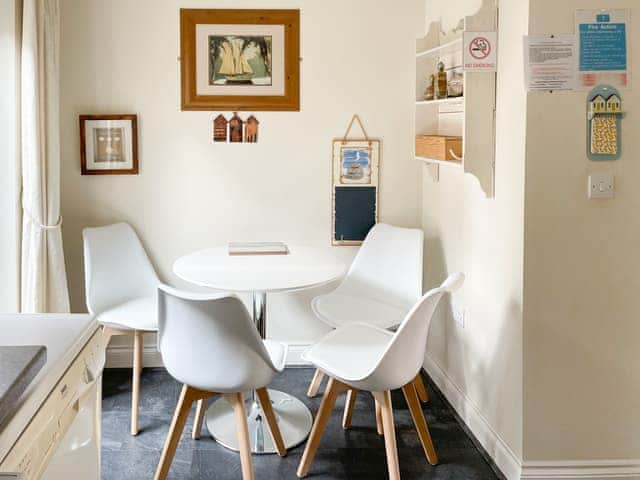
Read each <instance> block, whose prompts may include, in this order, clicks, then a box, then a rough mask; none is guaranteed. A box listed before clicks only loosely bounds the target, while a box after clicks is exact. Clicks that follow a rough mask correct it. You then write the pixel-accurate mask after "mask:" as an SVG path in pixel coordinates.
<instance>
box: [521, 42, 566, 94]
mask: <svg viewBox="0 0 640 480" xmlns="http://www.w3.org/2000/svg"><path fill="white" fill-rule="evenodd" d="M524 62H525V63H524V64H525V81H526V84H527V89H528V90H529V91H537V90H574V89H575V88H576V81H577V78H576V77H577V66H578V60H577V46H576V37H575V35H529V36H525V37H524Z"/></svg>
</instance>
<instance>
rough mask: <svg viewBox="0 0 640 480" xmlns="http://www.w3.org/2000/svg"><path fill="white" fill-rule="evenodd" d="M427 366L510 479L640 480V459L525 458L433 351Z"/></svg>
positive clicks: (435, 380) (442, 390)
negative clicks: (559, 459)
mask: <svg viewBox="0 0 640 480" xmlns="http://www.w3.org/2000/svg"><path fill="white" fill-rule="evenodd" d="M424 368H425V370H426V371H427V373H428V374H429V376H430V377H431V379H432V380H433V381H434V383H435V384H436V385H437V386H438V388H439V389H440V391H441V392H442V393H443V395H444V396H445V397H446V398H447V400H448V401H449V403H450V404H451V405H452V406H453V408H454V409H455V410H456V412H457V413H458V415H459V416H460V418H462V420H463V421H464V423H465V424H466V425H467V427H468V428H469V430H471V432H472V433H473V435H474V436H475V437H476V439H478V441H479V442H480V444H481V445H482V446H483V448H484V449H485V450H486V451H487V452H488V454H489V455H490V456H491V458H492V459H493V461H494V462H495V464H496V465H497V466H498V468H499V469H500V471H502V473H503V474H504V476H505V477H506V478H507V479H508V480H559V479H562V480H586V479H590V480H605V479H606V480H623V479H624V480H631V479H633V480H640V459H638V460H568V461H527V462H524V463H523V462H522V461H521V460H520V459H519V458H518V457H517V456H516V454H515V453H514V452H513V451H512V450H511V449H510V448H509V446H508V445H507V444H506V443H505V442H504V441H503V440H502V438H500V436H499V435H498V434H497V433H496V432H495V430H493V428H492V427H491V425H489V422H488V421H487V419H486V418H485V417H484V415H482V413H481V412H480V411H479V410H478V408H477V407H476V405H475V404H474V403H473V402H472V401H471V399H469V397H468V396H467V395H466V394H465V393H464V392H463V391H462V390H460V388H458V386H457V385H456V384H455V383H454V382H453V381H452V380H451V378H450V377H449V376H448V375H447V373H446V372H445V371H444V370H443V369H442V368H441V367H440V365H438V363H437V362H436V361H435V360H434V359H433V358H432V357H431V356H429V355H427V356H426V357H425V363H424Z"/></svg>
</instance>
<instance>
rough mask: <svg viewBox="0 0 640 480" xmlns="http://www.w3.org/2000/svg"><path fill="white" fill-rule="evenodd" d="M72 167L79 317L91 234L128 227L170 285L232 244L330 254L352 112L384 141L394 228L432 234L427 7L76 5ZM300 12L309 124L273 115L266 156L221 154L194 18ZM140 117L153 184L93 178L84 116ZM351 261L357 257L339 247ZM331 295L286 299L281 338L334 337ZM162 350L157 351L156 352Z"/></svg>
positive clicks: (68, 181)
mask: <svg viewBox="0 0 640 480" xmlns="http://www.w3.org/2000/svg"><path fill="white" fill-rule="evenodd" d="M61 4H62V57H61V64H62V65H61V70H62V79H61V84H62V99H61V122H62V156H63V182H64V183H63V186H62V191H63V211H64V227H63V228H64V241H65V248H66V261H67V269H68V275H69V281H70V289H71V297H72V304H73V310H74V311H82V310H84V309H85V306H84V300H83V279H82V275H83V273H82V271H83V270H82V257H81V255H82V245H81V229H82V227H84V226H89V225H100V224H105V223H109V222H115V221H119V220H125V221H128V222H130V223H131V224H132V225H133V226H134V227H135V228H136V229H137V231H138V232H139V233H140V235H141V237H142V239H143V242H144V244H145V246H146V247H147V249H148V251H149V253H150V255H151V258H152V260H153V262H154V264H155V265H156V267H157V268H158V270H159V273H160V275H161V277H162V278H163V279H165V280H166V281H168V282H170V283H172V284H176V285H179V286H182V287H185V286H186V285H185V284H184V283H182V282H180V281H178V280H177V279H176V278H175V276H174V275H173V274H172V272H171V265H172V263H173V261H174V260H175V259H176V258H178V257H179V256H181V255H184V254H186V253H188V252H191V251H194V250H197V249H200V248H204V247H207V246H212V245H218V244H224V243H226V242H227V241H229V240H233V239H275V240H277V239H283V240H286V241H288V242H291V243H298V244H309V245H314V246H318V247H325V246H327V247H328V245H329V244H330V230H331V226H330V219H331V217H330V196H329V195H330V169H331V153H330V152H331V141H332V139H333V138H334V137H338V136H341V135H342V134H343V133H344V130H345V128H346V126H347V123H348V122H349V120H350V118H351V115H352V114H353V113H358V114H359V115H360V116H361V118H362V120H363V121H364V124H365V127H366V128H367V132H368V133H369V134H370V135H372V136H375V137H379V138H381V139H382V145H383V151H382V159H381V191H380V199H381V200H380V205H381V208H380V219H381V220H382V221H385V222H390V223H394V224H398V225H403V226H417V225H419V223H420V214H419V212H420V200H419V198H420V167H419V165H417V164H416V163H415V162H414V161H413V160H412V158H411V156H412V132H411V131H410V128H409V123H408V122H407V119H408V118H410V117H411V115H412V108H413V97H412V94H413V93H412V92H413V84H414V68H415V67H414V61H413V48H414V40H415V37H416V36H417V34H418V32H419V30H420V29H421V28H422V15H421V12H422V7H423V5H422V3H421V1H419V0H416V1H413V0H412V1H406V2H394V1H391V0H386V1H376V2H369V1H366V0H357V1H355V0H353V1H349V2H343V1H340V0H327V1H323V2H318V1H314V0H297V1H285V0H279V1H278V0H273V1H267V0H260V1H253V2H248V1H243V2H238V1H232V0H225V1H216V2H213V3H212V2H211V1H204V0H193V1H189V2H185V1H181V0H174V1H170V0H165V1H162V2H157V1H153V0H140V1H136V2H130V1H125V0H113V1H110V2H103V1H98V0H85V1H83V2H77V1H74V0H62V2H61ZM187 6H188V7H191V8H197V7H201V8H211V7H216V8H238V7H239V6H240V7H254V8H256V7H257V8H300V9H301V52H302V57H303V60H302V64H301V72H302V73H301V87H302V111H301V112H299V113H292V112H288V113H268V112H258V113H257V117H258V119H259V120H260V121H261V124H260V129H261V131H260V142H259V143H258V144H256V145H215V146H214V145H211V144H210V143H209V140H208V138H209V122H210V114H211V113H210V112H181V111H180V107H179V98H180V77H179V64H178V61H177V60H176V59H177V57H178V56H179V25H178V19H179V8H180V7H187ZM100 112H103V113H107V112H110V113H114V112H115V113H118V112H120V113H137V114H138V122H139V123H138V128H139V140H140V175H138V176H113V177H110V176H95V177H89V176H87V177H82V176H81V175H80V167H79V152H78V115H79V114H81V113H100ZM334 251H335V254H336V255H338V256H340V257H342V258H344V259H345V261H349V260H350V258H351V257H352V255H353V253H354V250H353V249H350V248H335V249H334ZM315 293H317V292H302V293H298V294H295V295H294V294H291V295H273V296H271V297H270V304H269V315H270V318H269V321H268V326H269V332H268V334H269V336H270V337H274V338H277V339H280V340H285V341H289V342H302V343H308V342H311V341H312V340H313V339H315V338H317V337H318V336H319V335H321V334H322V333H323V332H325V331H326V329H325V327H323V326H322V325H321V324H320V323H319V322H318V321H317V320H315V319H314V318H313V316H312V314H311V312H310V310H309V307H308V303H309V299H310V298H311V296H313V295H314V294H315ZM151 341H152V340H150V342H151Z"/></svg>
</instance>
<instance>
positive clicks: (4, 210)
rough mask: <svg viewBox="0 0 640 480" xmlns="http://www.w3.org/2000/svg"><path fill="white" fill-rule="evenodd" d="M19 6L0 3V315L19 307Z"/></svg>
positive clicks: (9, 1) (9, 0) (6, 1)
mask: <svg viewBox="0 0 640 480" xmlns="http://www.w3.org/2000/svg"><path fill="white" fill-rule="evenodd" d="M20 4H21V2H19V1H17V0H4V1H3V2H0V65H2V69H1V71H0V145H1V146H2V154H1V156H0V165H2V175H0V265H2V266H1V267H0V312H11V313H13V312H17V311H18V309H19V305H20V299H19V295H20V287H19V284H20V282H19V277H18V275H19V262H20V250H19V249H20V241H19V238H20V210H19V205H20V201H19V196H20V179H19V159H20V143H19V137H18V136H19V132H20V129H19V124H20V116H19V97H20V85H19V79H20V76H19V69H20V60H19V53H18V52H19V50H18V48H17V45H18V44H19V42H20V32H21V30H20V26H19V25H20V21H19V20H20V15H19V12H20V11H21V10H20V9H19V8H18V7H17V5H20Z"/></svg>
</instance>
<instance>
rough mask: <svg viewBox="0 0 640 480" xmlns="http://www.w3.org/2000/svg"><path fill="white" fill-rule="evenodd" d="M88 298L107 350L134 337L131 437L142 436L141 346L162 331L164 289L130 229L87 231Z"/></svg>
mask: <svg viewBox="0 0 640 480" xmlns="http://www.w3.org/2000/svg"><path fill="white" fill-rule="evenodd" d="M82 237H83V243H84V275H85V296H86V303H87V308H88V310H89V312H90V313H91V314H93V315H95V316H96V319H97V320H98V322H99V323H100V324H102V325H103V333H104V336H105V348H106V346H107V345H108V344H109V341H110V340H111V338H112V337H113V336H115V335H130V336H132V337H133V381H132V384H133V386H132V394H131V435H137V433H138V403H139V401H140V374H141V372H142V340H143V334H144V333H146V332H155V331H156V330H157V329H158V320H157V313H156V289H157V288H158V285H159V283H160V282H159V280H158V276H157V275H156V272H155V270H154V269H153V266H152V265H151V262H150V261H149V257H148V256H147V254H146V252H145V250H144V247H143V246H142V244H141V243H140V239H139V238H138V236H137V235H136V233H135V232H134V231H133V229H132V228H131V227H130V226H129V225H128V224H126V223H116V224H113V225H107V226H104V227H94V228H85V229H84V230H83V231H82Z"/></svg>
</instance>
